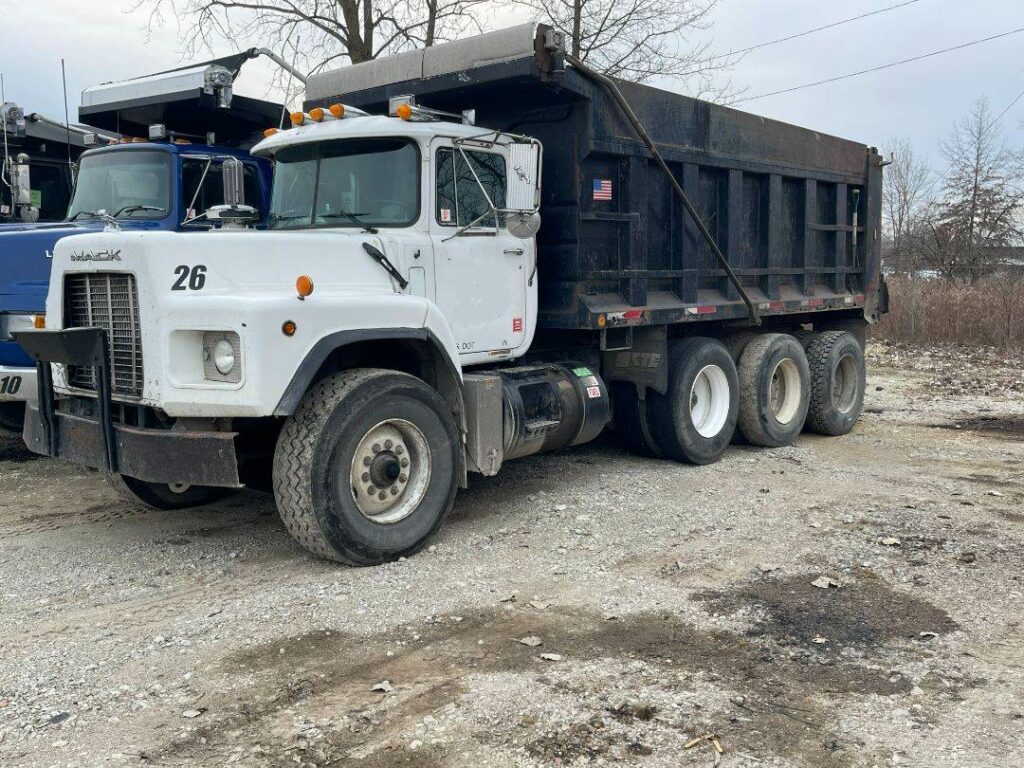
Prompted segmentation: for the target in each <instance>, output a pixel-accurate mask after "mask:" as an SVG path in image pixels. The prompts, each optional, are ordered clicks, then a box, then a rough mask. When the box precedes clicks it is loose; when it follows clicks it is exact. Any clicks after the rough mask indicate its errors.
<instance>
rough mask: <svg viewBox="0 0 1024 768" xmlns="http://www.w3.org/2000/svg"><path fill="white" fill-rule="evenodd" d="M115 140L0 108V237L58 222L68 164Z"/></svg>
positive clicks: (69, 181) (67, 194) (69, 178)
mask: <svg viewBox="0 0 1024 768" xmlns="http://www.w3.org/2000/svg"><path fill="white" fill-rule="evenodd" d="M112 138H116V136H115V135H114V134H111V133H109V132H106V131H100V130H98V129H96V128H93V127H91V126H85V125H65V124H64V123H60V122H58V121H56V120H51V119H49V118H47V117H44V116H43V115H40V114H39V113H38V112H30V113H26V112H25V110H23V109H22V108H21V107H20V106H18V105H17V104H15V103H13V102H4V103H3V104H0V172H2V181H0V231H3V229H4V228H6V227H9V226H12V225H15V226H16V225H17V224H21V223H26V222H28V223H35V222H47V221H61V220H62V219H63V218H64V214H65V213H66V212H67V210H68V203H69V202H70V200H71V192H72V188H73V186H74V181H73V175H72V163H73V162H74V161H75V160H77V159H78V157H79V156H80V155H81V154H82V152H84V151H85V150H87V149H90V148H92V147H96V146H100V145H102V144H106V143H107V142H108V141H109V140H111V139H112Z"/></svg>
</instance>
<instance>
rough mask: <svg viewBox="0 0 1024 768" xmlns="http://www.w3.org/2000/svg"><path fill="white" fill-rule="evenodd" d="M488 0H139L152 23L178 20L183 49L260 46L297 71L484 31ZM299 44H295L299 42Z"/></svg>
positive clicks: (357, 60) (191, 53)
mask: <svg viewBox="0 0 1024 768" xmlns="http://www.w3.org/2000/svg"><path fill="white" fill-rule="evenodd" d="M487 2H488V0H137V2H136V5H135V6H134V9H133V10H145V11H147V12H148V20H147V27H148V28H150V29H151V28H153V27H154V26H159V25H161V24H163V23H165V21H166V19H167V17H168V16H170V17H173V18H175V19H176V20H177V23H178V25H179V30H180V32H181V37H182V40H183V42H184V43H185V51H184V54H185V56H187V57H194V56H195V55H196V54H197V53H198V52H199V51H200V49H205V50H212V49H213V46H214V44H215V43H220V42H224V41H227V42H230V43H233V44H235V45H237V46H239V47H241V46H244V45H247V44H253V43H255V42H258V43H259V45H260V46H265V47H269V48H272V49H275V50H278V51H284V50H285V49H286V48H289V47H291V50H290V51H289V53H288V58H292V57H293V56H294V57H295V60H296V63H297V65H298V67H299V69H302V70H304V71H307V72H315V71H318V70H320V69H323V68H325V67H327V66H330V65H332V64H335V65H341V64H343V63H348V62H351V63H353V64H358V63H360V62H363V61H370V60H371V59H375V58H377V57H378V56H381V55H387V54H391V53H397V52H399V51H401V50H404V49H406V48H413V47H423V46H430V45H433V44H435V43H437V42H441V41H443V40H448V39H452V38H453V37H455V36H458V35H459V34H462V33H463V32H465V31H467V30H468V29H476V30H479V29H480V23H479V20H478V12H479V11H482V10H483V8H482V6H484V5H485V4H486V3H487ZM300 39H301V46H299V47H298V48H295V41H296V40H300Z"/></svg>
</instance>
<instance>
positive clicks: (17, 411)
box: [0, 403, 25, 432]
mask: <svg viewBox="0 0 1024 768" xmlns="http://www.w3.org/2000/svg"><path fill="white" fill-rule="evenodd" d="M24 426H25V404H24V403H0V428H3V429H9V430H10V431H11V432H21V430H22V428H23V427H24Z"/></svg>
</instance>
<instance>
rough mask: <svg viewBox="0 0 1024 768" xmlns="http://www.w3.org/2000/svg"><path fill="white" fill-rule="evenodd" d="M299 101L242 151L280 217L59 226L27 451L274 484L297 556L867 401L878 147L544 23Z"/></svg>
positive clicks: (821, 421) (416, 57)
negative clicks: (197, 229)
mask: <svg viewBox="0 0 1024 768" xmlns="http://www.w3.org/2000/svg"><path fill="white" fill-rule="evenodd" d="M307 98H308V101H307V104H306V108H305V110H304V111H303V112H300V113H296V114H294V115H292V116H291V117H292V119H291V122H292V127H291V128H290V129H288V130H274V129H270V130H268V132H267V137H266V139H265V140H264V141H262V142H261V143H259V144H258V145H257V146H256V147H255V148H254V149H253V150H252V151H253V154H255V155H257V156H262V157H266V158H269V159H272V160H273V161H274V166H275V170H274V183H273V193H272V203H271V211H270V217H269V224H268V228H267V231H260V230H257V229H254V228H252V227H251V226H249V223H250V221H251V218H252V212H251V211H249V210H248V209H247V208H246V207H245V206H244V205H235V204H229V205H226V206H224V207H223V209H222V210H219V211H217V212H215V217H216V221H217V223H218V226H219V229H218V230H217V231H215V232H213V233H203V234H194V233H189V232H155V231H127V230H125V231H121V230H118V229H117V227H116V224H115V225H113V226H112V227H108V229H106V230H105V231H103V232H97V233H93V234H86V235H81V236H76V237H69V238H66V239H63V240H61V241H60V243H59V244H58V246H57V248H56V251H55V253H54V259H53V271H52V279H51V283H50V292H49V298H48V304H47V312H46V323H47V325H48V328H47V329H45V330H35V331H24V332H20V333H18V334H17V339H18V341H19V342H20V343H21V344H22V345H23V347H24V348H25V349H26V350H27V351H28V352H29V353H30V354H31V355H32V356H33V358H34V359H35V360H36V361H38V373H39V376H38V378H39V390H40V392H39V403H38V406H35V405H33V406H32V407H31V408H30V411H29V413H28V415H27V418H26V426H25V433H24V434H25V440H26V443H27V445H28V446H29V447H30V448H31V449H32V450H34V451H36V452H38V453H41V454H46V455H50V456H56V457H60V458H62V459H65V460H68V461H71V462H75V463H77V464H82V465H86V466H89V467H94V468H97V469H99V470H101V471H103V472H105V473H106V474H107V476H108V477H109V478H110V480H111V482H112V483H113V484H114V485H115V486H116V487H117V488H118V489H119V490H121V491H122V492H123V493H124V494H126V495H127V496H128V497H129V498H131V499H134V500H135V501H138V502H141V503H144V504H149V505H152V506H156V507H164V508H173V507H184V506H189V505H197V504H201V503H204V502H206V501H209V500H210V499H211V498H213V497H215V496H216V495H219V494H222V493H224V492H226V491H228V490H230V489H236V488H240V487H243V486H252V487H257V488H266V489H270V490H272V491H273V493H274V495H275V498H276V501H277V506H278V509H279V510H280V514H281V517H282V519H283V520H284V522H285V525H286V526H287V528H288V530H289V531H290V533H291V534H292V535H293V536H294V537H295V538H296V540H297V541H298V542H300V543H301V544H302V545H303V546H304V547H306V548H307V549H308V550H309V551H311V552H313V553H315V554H316V555H319V556H321V557H324V558H329V559H332V560H337V561H341V562H346V563H351V564H357V565H368V564H375V563H380V562H383V561H386V560H391V559H395V558H398V557H401V556H406V555H410V554H412V553H414V552H416V551H417V550H418V549H419V548H420V547H422V546H423V545H424V543H425V542H426V541H427V540H428V539H429V538H430V537H431V535H432V534H433V533H434V532H435V531H436V530H437V529H438V526H440V525H441V523H442V521H443V520H444V518H445V516H446V514H447V513H448V511H449V510H450V508H451V507H452V504H453V501H454V499H455V496H456V493H457V491H458V489H459V488H460V487H465V486H466V484H467V482H468V477H469V475H470V474H480V475H494V474H496V473H497V472H499V471H500V470H501V468H502V466H503V465H504V464H505V463H506V462H508V461H511V460H513V459H515V458H518V457H522V456H526V455H531V454H536V453H539V452H541V451H551V450H557V449H562V448H568V447H570V446H575V445H580V444H582V443H586V442H588V441H590V440H593V439H594V438H596V437H597V436H598V435H600V434H601V433H602V432H604V431H605V430H606V428H609V427H613V428H614V429H615V431H616V433H617V434H618V435H619V436H620V437H621V439H622V441H623V442H624V443H625V444H626V445H627V446H628V447H629V448H631V449H632V450H635V451H636V452H638V453H642V454H645V455H650V456H659V457H662V458H664V459H666V460H674V461H686V462H691V463H694V464H705V463H708V462H711V461H714V460H716V459H717V458H718V457H719V456H721V454H722V453H723V452H724V451H725V450H727V449H728V447H729V445H730V443H731V442H732V441H733V438H734V437H735V436H736V434H737V431H739V432H740V433H742V434H743V435H744V437H745V438H746V440H747V441H749V442H751V443H753V444H755V445H764V446H777V445H784V444H786V443H789V442H792V441H793V440H795V439H797V437H798V436H799V434H800V432H801V431H802V430H803V429H805V428H809V429H813V430H815V431H817V432H820V433H824V434H832V435H838V434H843V433H845V432H847V431H849V430H850V429H851V428H852V426H853V425H854V423H855V422H856V420H857V418H858V416H859V414H860V410H861V407H862V403H863V397H864V356H863V344H864V335H865V334H864V329H865V328H866V326H867V324H868V323H870V322H873V321H875V320H876V319H877V318H878V316H879V314H880V313H881V312H883V311H884V310H885V289H884V283H883V282H882V281H881V276H880V270H879V233H878V222H879V212H880V189H881V166H882V164H881V159H880V157H879V156H878V153H877V152H876V151H874V150H873V149H870V148H868V147H866V146H864V145H860V144H855V143H853V142H849V141H844V140H840V139H836V138H832V137H827V136H822V135H820V134H817V133H814V132H812V131H808V130H804V129H801V128H796V127H793V126H788V125H784V124H781V123H775V122H772V121H767V120H763V119H761V118H757V117H754V116H751V115H746V114H744V113H741V112H737V111H734V110H730V109H726V108H723V107H718V106H714V105H710V104H706V103H703V102H699V101H695V100H693V99H688V98H685V97H682V96H678V95H675V94H671V93H667V92H665V91H660V90H657V89H654V88H648V87H644V86H638V85H632V84H625V83H617V82H614V81H611V80H608V79H607V78H604V77H603V76H601V75H599V74H597V73H595V72H592V71H590V70H589V69H588V68H587V67H586V66H585V65H584V64H582V63H581V62H578V61H574V60H572V59H571V57H567V56H566V55H565V53H564V50H563V46H562V40H561V39H560V38H559V36H558V35H557V34H556V33H554V32H553V31H552V30H550V29H547V28H545V27H543V26H531V25H528V26H524V27H517V28H513V29H509V30H503V31H501V32H497V33H492V34H489V35H484V36H481V37H479V38H473V39H469V40H465V41H461V42H457V43H451V44H447V45H441V46H437V47H435V48H430V49H427V50H425V51H415V52H412V53H408V54H403V55H401V56H396V57H392V58H390V59H382V60H378V61H375V62H369V63H366V64H360V65H356V66H351V67H347V68H345V69H343V70H339V71H337V72H332V73H325V74H323V75H318V76H315V77H313V78H311V79H310V81H309V83H308V84H307ZM225 174H226V176H227V177H228V178H227V179H226V181H228V182H230V175H231V173H230V169H228V168H226V169H225ZM232 186H233V185H232V184H231V183H227V184H226V188H227V189H228V190H230V189H231V188H232ZM229 203H230V201H229Z"/></svg>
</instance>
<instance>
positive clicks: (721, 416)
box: [690, 365, 730, 438]
mask: <svg viewBox="0 0 1024 768" xmlns="http://www.w3.org/2000/svg"><path fill="white" fill-rule="evenodd" d="M729 401H730V398H729V378H728V377H727V376H726V375H725V371H723V370H722V369H721V368H720V367H718V366H717V365H705V366H704V367H703V368H701V369H700V372H699V373H698V374H697V376H696V378H694V380H693V385H692V386H691V387H690V421H691V423H692V424H693V428H694V429H695V430H697V434H698V435H700V436H701V437H708V438H710V437H715V436H716V435H717V434H718V433H720V432H721V431H722V428H723V427H724V426H725V422H726V421H727V420H728V418H729Z"/></svg>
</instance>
